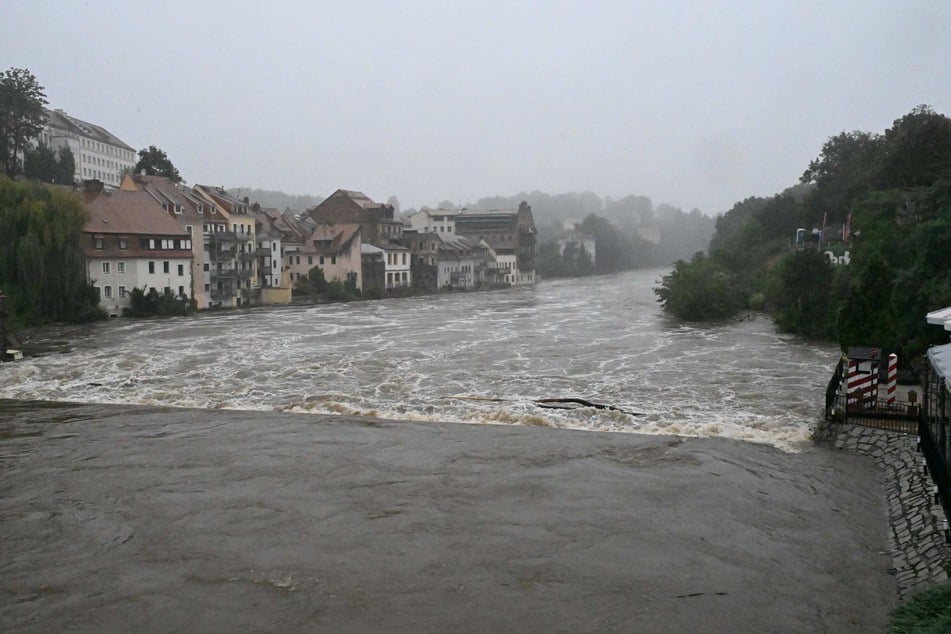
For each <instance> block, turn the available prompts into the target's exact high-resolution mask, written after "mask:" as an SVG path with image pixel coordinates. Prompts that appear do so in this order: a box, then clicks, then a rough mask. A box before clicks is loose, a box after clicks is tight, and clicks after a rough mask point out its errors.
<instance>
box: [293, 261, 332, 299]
mask: <svg viewBox="0 0 951 634" xmlns="http://www.w3.org/2000/svg"><path fill="white" fill-rule="evenodd" d="M326 290H327V279H326V278H325V277H324V271H323V269H321V268H320V267H319V266H315V267H314V268H312V269H311V270H310V271H308V272H307V275H306V276H304V277H302V278H300V279H298V280H297V282H296V283H295V284H294V292H295V293H300V294H303V295H317V294H319V293H323V292H325V291H326Z"/></svg>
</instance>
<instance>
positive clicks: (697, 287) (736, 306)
mask: <svg viewBox="0 0 951 634" xmlns="http://www.w3.org/2000/svg"><path fill="white" fill-rule="evenodd" d="M654 294H656V295H657V301H659V302H660V303H661V306H662V307H663V308H664V310H665V311H667V312H670V313H672V314H674V315H676V316H677V317H680V318H681V319H685V320H687V321H705V320H711V319H723V318H725V317H732V316H734V315H736V314H737V313H738V312H739V311H740V309H741V308H743V307H744V306H745V305H746V298H745V297H744V296H743V294H742V293H741V291H740V290H739V289H738V287H737V283H736V278H735V276H734V275H733V274H732V273H730V272H729V271H727V270H726V269H725V268H723V267H722V266H720V265H718V264H717V263H716V262H714V261H713V260H712V259H710V258H707V257H706V256H705V255H704V254H703V253H702V252H698V253H696V254H694V256H693V259H692V260H691V261H690V262H689V263H688V262H684V261H683V260H679V261H678V262H677V263H676V264H674V270H673V272H672V273H670V275H665V276H664V278H663V280H662V282H661V285H660V286H658V287H656V288H655V289H654Z"/></svg>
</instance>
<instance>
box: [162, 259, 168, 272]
mask: <svg viewBox="0 0 951 634" xmlns="http://www.w3.org/2000/svg"><path fill="white" fill-rule="evenodd" d="M162 271H163V272H164V273H168V262H162Z"/></svg>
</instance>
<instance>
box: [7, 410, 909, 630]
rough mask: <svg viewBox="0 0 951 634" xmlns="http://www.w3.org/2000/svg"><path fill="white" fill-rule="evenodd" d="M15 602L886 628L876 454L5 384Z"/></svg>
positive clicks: (40, 619)
mask: <svg viewBox="0 0 951 634" xmlns="http://www.w3.org/2000/svg"><path fill="white" fill-rule="evenodd" d="M0 464H2V466H3V470H4V478H3V480H2V481H0V534H2V535H3V536H4V551H3V560H2V564H0V625H2V626H3V628H2V629H5V630H16V631H24V632H32V631H36V632H40V631H49V630H67V629H76V630H81V631H149V632H151V631H154V632H163V631H214V630H217V631H223V630H225V631H226V630H235V631H262V630H284V631H294V630H298V631H299V630H326V631H382V630H386V631H391V632H394V631H395V632H400V631H405V632H416V631H459V632H467V631H471V632H475V631H565V632H567V631H571V632H578V631H619V632H622V631H623V632H627V631H658V632H662V631H676V632H679V631H687V630H695V631H759V632H790V631H861V632H866V631H882V630H884V629H885V624H886V623H887V615H888V612H889V610H890V609H891V607H892V606H893V605H894V597H895V582H894V578H893V577H891V576H890V575H889V574H888V572H887V568H888V567H889V560H888V558H887V557H885V556H884V555H883V554H882V551H884V550H885V548H886V536H885V526H886V523H887V518H886V515H885V512H884V510H883V508H882V499H883V492H882V490H881V485H880V479H879V475H878V473H877V471H876V468H875V465H874V463H872V462H871V461H870V460H867V459H865V458H862V457H860V456H853V455H849V454H844V453H841V452H835V451H831V450H827V449H823V448H806V449H804V450H803V451H801V452H800V453H796V454H790V453H784V452H782V451H780V450H778V449H775V448H772V447H769V446H765V445H757V444H750V443H744V442H739V441H735V440H730V439H722V438H721V439H681V438H675V437H670V436H644V435H638V434H610V433H592V432H580V431H566V430H551V429H539V428H533V427H525V426H482V425H458V424H446V423H413V422H406V421H387V420H380V419H366V418H355V417H347V416H338V417H329V416H317V415H295V414H286V413H276V412H267V413H256V412H238V411H210V410H187V409H160V408H154V407H146V406H111V405H76V404H65V403H43V402H24V401H0Z"/></svg>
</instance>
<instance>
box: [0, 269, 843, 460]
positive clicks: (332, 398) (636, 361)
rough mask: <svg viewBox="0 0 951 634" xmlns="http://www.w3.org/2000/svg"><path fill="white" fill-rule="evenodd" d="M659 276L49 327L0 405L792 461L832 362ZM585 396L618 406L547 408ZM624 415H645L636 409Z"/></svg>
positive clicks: (3, 370)
mask: <svg viewBox="0 0 951 634" xmlns="http://www.w3.org/2000/svg"><path fill="white" fill-rule="evenodd" d="M664 272H665V271H661V270H647V271H634V272H630V273H626V274H620V275H614V276H606V277H596V278H587V279H575V280H556V281H551V282H542V283H540V284H538V285H537V286H536V287H534V288H517V289H510V290H505V291H494V292H486V293H468V294H452V295H439V296H430V297H421V298H410V299H389V300H380V301H372V302H356V303H349V304H327V305H317V306H309V307H285V308H259V309H252V310H245V311H234V312H220V313H207V314H202V315H199V316H197V317H191V318H175V319H164V320H144V321H142V320H136V321H133V320H125V319H118V320H113V321H111V322H107V323H100V324H93V325H89V326H83V327H71V328H59V329H57V328H51V329H47V330H44V331H41V332H40V333H38V335H36V337H35V338H34V339H35V340H34V342H33V344H34V345H38V346H39V348H41V349H43V348H44V347H45V348H46V349H47V350H48V352H46V353H44V354H40V355H37V356H33V357H30V358H27V359H24V360H23V361H18V362H15V363H8V364H4V365H2V366H0V398H3V399H23V400H55V401H72V402H88V403H127V404H148V405H162V406H171V407H195V408H224V409H241V410H262V411H275V410H276V411H290V412H313V413H322V414H327V413H329V414H353V415H360V416H374V417H381V418H389V419H397V420H415V421H427V420H429V421H451V422H463V423H495V424H521V425H540V426H550V427H558V428H571V429H585V430H597V431H611V432H640V433H652V434H678V435H686V436H725V437H730V438H736V439H742V440H748V441H754V442H762V443H769V444H772V445H775V446H777V447H780V448H782V449H785V450H793V451H794V450H796V449H797V447H799V446H800V445H801V443H803V442H805V441H807V440H808V439H809V434H810V431H811V426H812V425H813V424H814V423H815V422H816V420H817V418H818V416H819V414H820V413H821V409H822V402H821V399H822V398H823V393H824V388H825V384H826V381H827V380H828V378H829V373H830V372H831V369H832V364H833V363H834V360H835V359H836V357H837V351H836V349H835V347H834V346H833V345H831V344H817V343H814V342H809V341H804V340H802V339H800V338H797V337H794V336H790V335H783V334H779V333H777V332H776V330H775V328H774V326H773V324H772V323H771V322H770V321H769V320H768V319H766V318H764V317H754V318H748V319H743V320H737V321H730V322H724V323H722V324H716V325H686V324H683V323H680V322H678V321H676V320H673V319H671V318H669V317H667V316H666V315H664V314H663V313H662V311H661V310H660V308H659V306H658V304H657V303H656V301H655V298H654V295H653V292H652V288H653V286H654V285H655V284H656V282H657V280H658V278H659V277H660V276H661V275H662V274H663V273H664ZM544 398H581V399H586V400H589V401H592V402H595V403H601V404H605V405H611V406H614V407H617V408H620V409H621V410H624V411H617V410H602V409H593V408H574V409H556V410H553V409H542V408H540V407H539V406H538V405H536V404H535V403H534V401H535V400H537V399H544ZM625 412H636V413H638V414H641V415H639V416H632V415H631V414H630V413H625Z"/></svg>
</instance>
